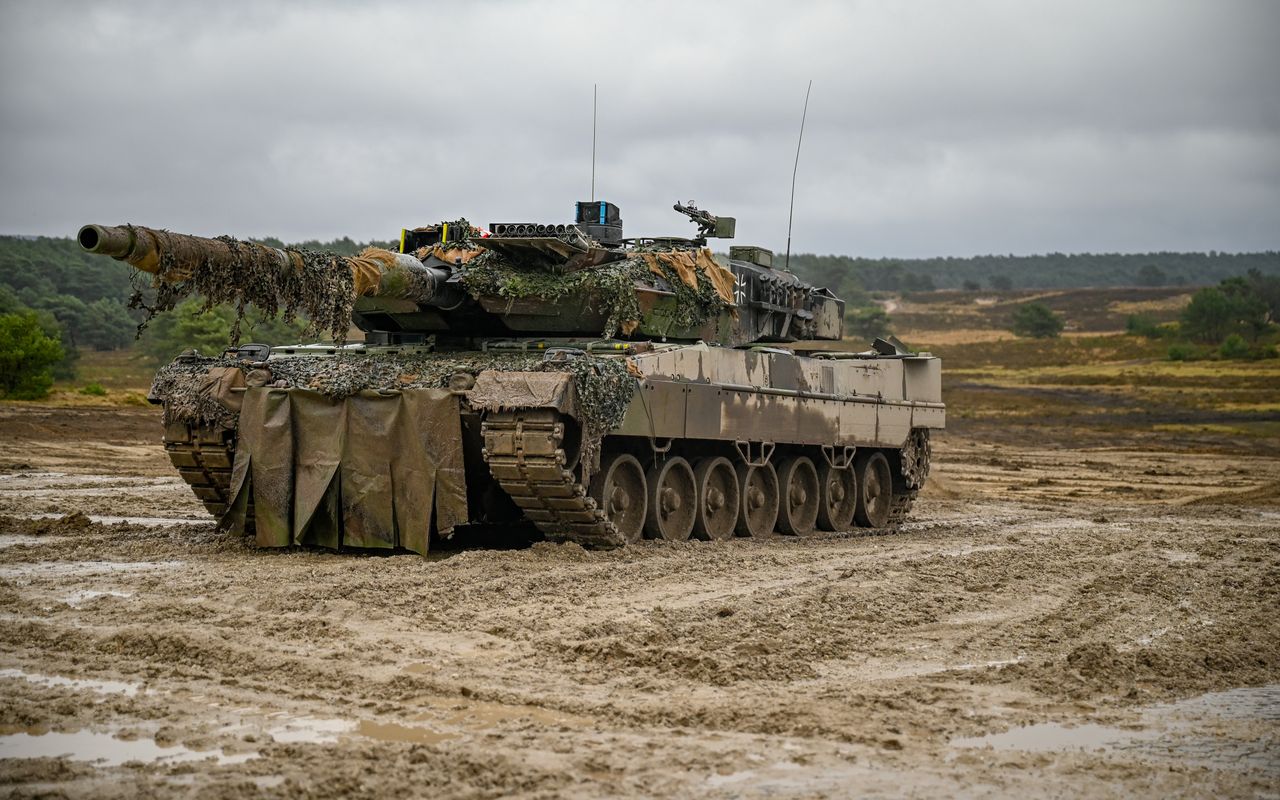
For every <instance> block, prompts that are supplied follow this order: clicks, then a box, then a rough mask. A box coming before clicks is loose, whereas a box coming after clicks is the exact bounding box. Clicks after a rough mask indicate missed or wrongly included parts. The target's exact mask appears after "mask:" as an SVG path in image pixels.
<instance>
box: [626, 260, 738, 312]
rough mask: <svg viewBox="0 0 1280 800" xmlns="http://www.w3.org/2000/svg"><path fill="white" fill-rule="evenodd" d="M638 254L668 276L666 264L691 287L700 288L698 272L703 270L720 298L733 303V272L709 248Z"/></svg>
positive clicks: (657, 270)
mask: <svg viewBox="0 0 1280 800" xmlns="http://www.w3.org/2000/svg"><path fill="white" fill-rule="evenodd" d="M638 255H639V257H640V258H641V259H643V260H644V262H645V264H647V265H648V267H649V271H650V272H652V273H653V274H655V275H658V276H662V277H666V276H665V274H664V273H663V270H662V266H661V265H662V264H665V265H666V266H667V267H668V268H670V269H672V270H674V271H675V273H676V274H677V275H679V276H680V280H681V281H683V282H684V283H685V285H686V286H688V287H689V288H690V289H697V288H698V272H702V273H703V274H704V275H706V276H707V279H708V280H710V281H711V285H712V286H713V287H714V288H715V290H716V294H718V295H719V296H720V299H721V300H723V301H724V302H725V303H727V304H729V305H733V284H734V277H733V273H732V272H730V271H729V270H727V269H725V268H724V267H722V266H720V265H719V264H718V263H716V259H715V256H713V255H712V254H711V251H710V250H708V249H707V248H705V247H704V248H701V249H699V250H698V251H697V252H696V253H695V252H693V251H689V250H675V251H671V252H656V253H639V254H638Z"/></svg>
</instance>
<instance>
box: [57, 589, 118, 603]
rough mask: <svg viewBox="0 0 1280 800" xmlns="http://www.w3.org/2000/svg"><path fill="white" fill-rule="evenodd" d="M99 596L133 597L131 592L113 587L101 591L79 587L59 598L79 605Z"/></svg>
mask: <svg viewBox="0 0 1280 800" xmlns="http://www.w3.org/2000/svg"><path fill="white" fill-rule="evenodd" d="M99 597H133V592H117V591H115V590H114V589H106V590H102V591H99V590H97V589H81V590H80V591H78V592H72V593H71V594H68V595H63V596H62V597H61V598H59V599H60V600H62V602H64V603H66V604H67V605H69V606H72V607H79V606H82V605H84V604H85V603H87V602H89V601H90V600H96V599H98V598H99Z"/></svg>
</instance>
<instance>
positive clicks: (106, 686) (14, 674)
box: [0, 669, 142, 696]
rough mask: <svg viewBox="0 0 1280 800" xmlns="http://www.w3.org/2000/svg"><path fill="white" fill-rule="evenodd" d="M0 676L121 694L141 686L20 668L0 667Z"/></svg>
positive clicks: (133, 691) (134, 690)
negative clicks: (65, 676) (26, 670)
mask: <svg viewBox="0 0 1280 800" xmlns="http://www.w3.org/2000/svg"><path fill="white" fill-rule="evenodd" d="M0 678H15V679H21V680H24V681H27V682H28V683H34V684H37V685H39V686H58V687H62V688H67V689H87V690H89V691H91V692H101V693H103V694H123V695H126V696H133V695H135V694H137V693H138V692H139V691H140V690H141V689H142V687H141V686H139V685H138V684H136V683H126V682H124V681H100V680H94V679H91V678H64V677H62V676H61V675H41V674H39V673H34V672H23V671H22V670H20V669H0Z"/></svg>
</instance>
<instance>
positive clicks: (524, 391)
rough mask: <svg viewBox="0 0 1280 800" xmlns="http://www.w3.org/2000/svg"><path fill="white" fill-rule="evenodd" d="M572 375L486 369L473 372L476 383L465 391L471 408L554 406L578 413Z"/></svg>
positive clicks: (569, 412)
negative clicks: (469, 389) (475, 373)
mask: <svg viewBox="0 0 1280 800" xmlns="http://www.w3.org/2000/svg"><path fill="white" fill-rule="evenodd" d="M574 386H575V384H574V381H573V376H572V375H570V374H569V373H567V372H554V371H553V372H523V371H521V372H503V371H501V370H496V369H487V370H485V371H484V372H481V373H480V374H479V375H477V376H476V385H475V387H474V388H472V389H471V391H469V392H467V402H468V403H469V404H470V405H471V406H472V407H474V408H483V409H485V410H487V411H502V410H504V409H508V408H554V409H555V410H556V411H560V412H562V413H564V414H568V415H569V416H572V417H576V416H578V399H577V392H576V391H575V390H574Z"/></svg>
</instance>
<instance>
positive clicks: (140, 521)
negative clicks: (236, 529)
mask: <svg viewBox="0 0 1280 800" xmlns="http://www.w3.org/2000/svg"><path fill="white" fill-rule="evenodd" d="M22 516H24V517H25V518H26V519H61V518H62V517H63V516H64V515H63V514H24V515H22ZM86 516H87V517H88V518H89V521H90V522H96V523H98V524H100V525H119V524H121V523H123V524H125V525H142V526H144V527H148V528H172V527H176V526H178V525H203V524H205V523H208V522H212V521H213V517H209V518H208V519H173V518H172V517H108V516H102V515H100V514H87V515H86Z"/></svg>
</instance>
